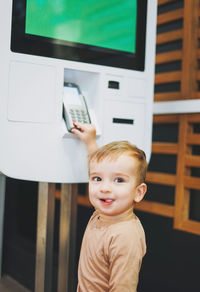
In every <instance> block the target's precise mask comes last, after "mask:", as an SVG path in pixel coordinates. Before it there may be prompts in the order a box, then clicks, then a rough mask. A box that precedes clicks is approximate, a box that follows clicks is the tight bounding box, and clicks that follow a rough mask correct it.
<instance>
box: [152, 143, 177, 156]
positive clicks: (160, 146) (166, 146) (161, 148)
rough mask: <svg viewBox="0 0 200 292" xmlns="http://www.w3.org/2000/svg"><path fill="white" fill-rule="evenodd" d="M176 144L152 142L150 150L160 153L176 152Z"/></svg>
mask: <svg viewBox="0 0 200 292" xmlns="http://www.w3.org/2000/svg"><path fill="white" fill-rule="evenodd" d="M177 151H178V145H177V144H176V143H161V142H160V143H159V142H153V144H152V152H153V153H162V154H177Z"/></svg>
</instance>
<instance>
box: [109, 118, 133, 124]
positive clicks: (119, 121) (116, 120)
mask: <svg viewBox="0 0 200 292" xmlns="http://www.w3.org/2000/svg"><path fill="white" fill-rule="evenodd" d="M113 123H114V124H128V125H133V124H134V120H133V119H121V118H113Z"/></svg>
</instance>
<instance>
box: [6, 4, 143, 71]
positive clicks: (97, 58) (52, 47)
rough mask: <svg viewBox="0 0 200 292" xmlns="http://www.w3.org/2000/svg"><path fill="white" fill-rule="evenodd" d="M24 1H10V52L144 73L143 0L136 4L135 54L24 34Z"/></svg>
mask: <svg viewBox="0 0 200 292" xmlns="http://www.w3.org/2000/svg"><path fill="white" fill-rule="evenodd" d="M25 18H26V0H13V9H12V30H11V51H12V52H16V53H22V54H30V55H36V56H43V57H50V58H57V59H64V60H70V61H77V62H85V63H90V64H97V65H105V66H111V67H117V68H125V69H131V70H138V71H144V69H145V44H146V22H147V0H138V2H137V31H136V53H134V54H133V53H128V52H123V51H118V50H112V49H105V48H102V47H96V46H90V45H84V44H78V43H72V42H67V41H61V40H56V39H52V38H47V37H41V36H35V35H30V34H26V33H25Z"/></svg>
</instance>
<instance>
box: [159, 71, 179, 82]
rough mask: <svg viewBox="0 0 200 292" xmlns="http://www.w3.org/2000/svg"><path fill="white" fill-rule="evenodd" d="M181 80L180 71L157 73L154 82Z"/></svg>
mask: <svg viewBox="0 0 200 292" xmlns="http://www.w3.org/2000/svg"><path fill="white" fill-rule="evenodd" d="M180 80H181V71H174V72H167V73H159V74H156V75H155V84H163V83H170V82H177V81H180Z"/></svg>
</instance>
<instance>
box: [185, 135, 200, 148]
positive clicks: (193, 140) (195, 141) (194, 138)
mask: <svg viewBox="0 0 200 292" xmlns="http://www.w3.org/2000/svg"><path fill="white" fill-rule="evenodd" d="M187 144H189V145H200V134H190V133H189V134H187Z"/></svg>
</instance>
